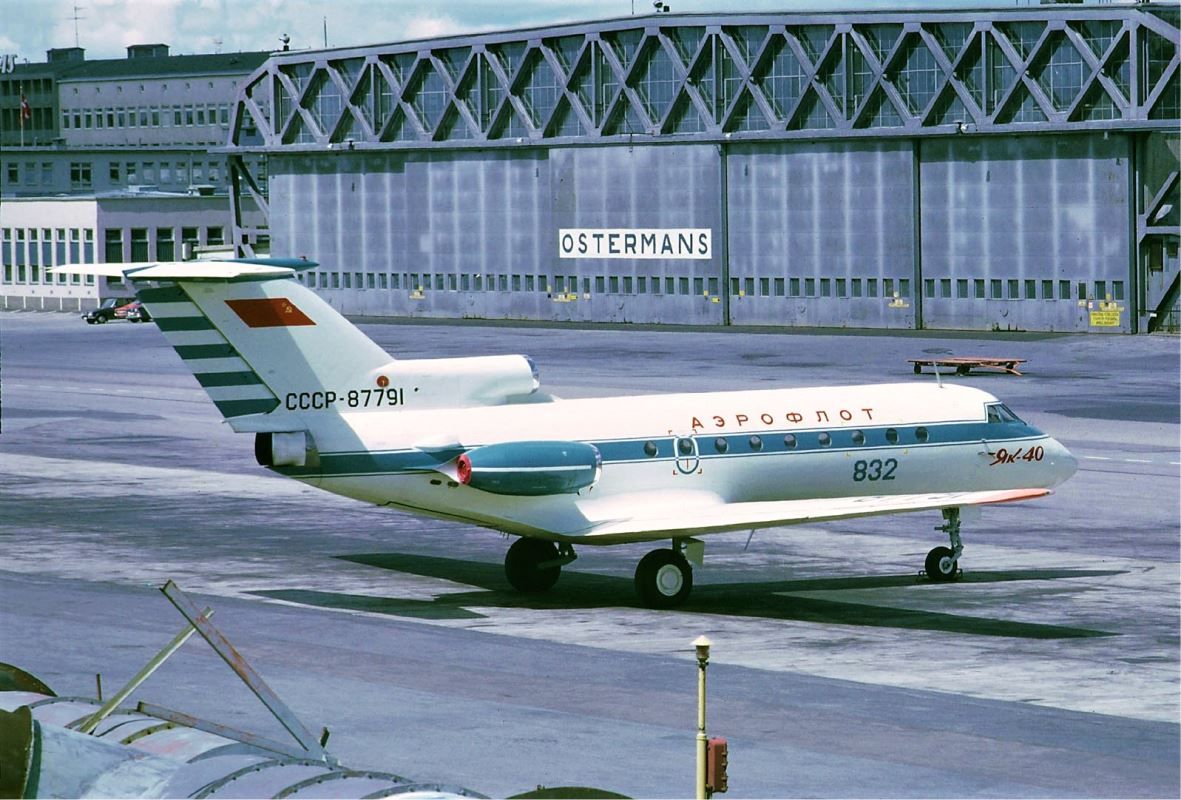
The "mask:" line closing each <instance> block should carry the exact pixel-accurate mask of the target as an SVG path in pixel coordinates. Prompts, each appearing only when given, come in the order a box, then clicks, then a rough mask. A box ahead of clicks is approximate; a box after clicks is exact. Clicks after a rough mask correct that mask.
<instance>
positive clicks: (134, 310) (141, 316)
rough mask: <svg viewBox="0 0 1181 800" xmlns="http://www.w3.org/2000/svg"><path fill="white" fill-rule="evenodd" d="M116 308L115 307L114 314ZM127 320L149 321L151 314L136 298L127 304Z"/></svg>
mask: <svg viewBox="0 0 1181 800" xmlns="http://www.w3.org/2000/svg"><path fill="white" fill-rule="evenodd" d="M118 311H119V310H118V309H115V313H116V316H117V315H118ZM127 321H128V322H151V321H152V315H151V314H149V313H148V310H147V309H146V308H144V304H143V303H141V302H140V301H138V300H136V301H135V302H134V303H132V304H131V305H129V306H127Z"/></svg>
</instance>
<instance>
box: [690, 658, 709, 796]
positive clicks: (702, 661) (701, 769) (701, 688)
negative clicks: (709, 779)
mask: <svg viewBox="0 0 1181 800" xmlns="http://www.w3.org/2000/svg"><path fill="white" fill-rule="evenodd" d="M711 644H712V642H710V640H709V639H707V638H706V637H704V636H698V637H697V638H696V639H694V640H693V647H694V648H695V649H696V650H697V800H708V798H709V792H707V791H706V789H705V747H706V742H707V739H706V736H705V668H706V666H707V665H708V664H709V646H710V645H711Z"/></svg>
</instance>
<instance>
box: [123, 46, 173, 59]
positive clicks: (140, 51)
mask: <svg viewBox="0 0 1181 800" xmlns="http://www.w3.org/2000/svg"><path fill="white" fill-rule="evenodd" d="M127 57H128V58H168V45H166V44H133V45H128V47H127Z"/></svg>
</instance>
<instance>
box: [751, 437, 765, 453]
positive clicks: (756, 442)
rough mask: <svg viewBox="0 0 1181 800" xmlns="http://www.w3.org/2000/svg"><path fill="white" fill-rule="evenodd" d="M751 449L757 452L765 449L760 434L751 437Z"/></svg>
mask: <svg viewBox="0 0 1181 800" xmlns="http://www.w3.org/2000/svg"><path fill="white" fill-rule="evenodd" d="M750 449H751V450H753V451H755V452H756V453H757V452H758V451H759V450H762V449H763V440H762V439H760V438H759V437H758V436H752V437H750Z"/></svg>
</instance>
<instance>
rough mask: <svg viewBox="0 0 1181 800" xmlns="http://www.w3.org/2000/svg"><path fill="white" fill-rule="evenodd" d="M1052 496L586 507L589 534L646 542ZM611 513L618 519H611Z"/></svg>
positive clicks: (646, 499)
mask: <svg viewBox="0 0 1181 800" xmlns="http://www.w3.org/2000/svg"><path fill="white" fill-rule="evenodd" d="M1047 494H1050V490H1049V489H1005V490H994V491H983V492H942V493H934V494H899V495H867V496H860V497H834V498H827V499H810V500H777V501H768V502H759V503H727V502H725V501H724V500H722V498H720V497H718V496H717V495H715V494H713V493H711V492H676V493H662V492H637V493H635V494H633V495H628V496H626V499H625V497H617V498H613V499H612V502H611V505H610V507H609V508H600V509H592V508H589V507H588V508H584V509H583V511H584V513H587V516H588V517H592V518H594V517H598V518H599V521H598V522H596V523H594V524H592V527H591V528H590V529H589V530H587V531H585V532H584V533H583V536H585V537H586V538H588V539H595V540H600V541H602V543H603V544H607V543H622V542H640V541H649V540H655V539H668V538H671V537H674V536H676V537H680V536H696V535H699V534H705V533H720V532H723V531H740V530H741V531H745V530H754V529H756V528H774V527H779V526H781V525H798V524H802V523H807V522H823V521H826V520H834V519H848V518H851V517H868V516H874V515H878V514H897V513H902V512H906V511H928V510H933V509H937V508H953V507H960V506H977V505H987V504H992V503H1010V502H1014V501H1017V500H1030V499H1032V498H1035V497H1042V496H1043V495H1047ZM629 511H630V512H634V513H630V514H629ZM588 512H589V513H588ZM607 514H610V515H611V517H612V518H606V515H607ZM625 515H626V516H625Z"/></svg>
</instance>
